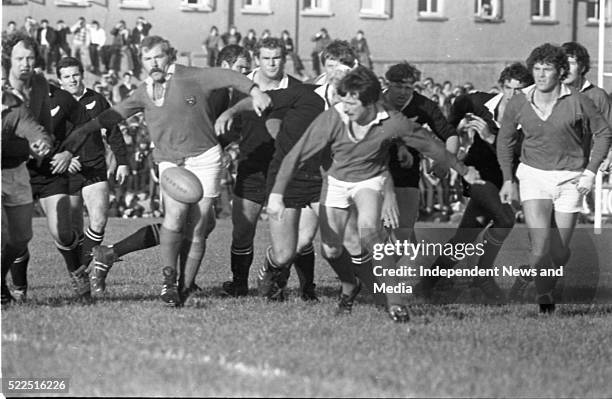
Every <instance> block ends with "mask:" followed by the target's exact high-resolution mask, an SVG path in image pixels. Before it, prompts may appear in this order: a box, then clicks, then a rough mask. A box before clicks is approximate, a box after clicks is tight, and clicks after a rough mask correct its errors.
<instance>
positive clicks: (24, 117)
mask: <svg viewBox="0 0 612 399" xmlns="http://www.w3.org/2000/svg"><path fill="white" fill-rule="evenodd" d="M41 139H42V140H45V141H47V143H48V144H49V145H51V137H50V136H49V135H48V134H47V132H45V130H44V128H43V127H42V126H41V125H40V124H39V123H38V122H37V121H36V119H34V115H32V113H31V111H30V110H29V109H28V108H27V107H25V106H24V105H23V103H22V102H21V100H19V98H18V97H17V96H15V95H13V94H11V93H10V92H7V91H4V90H3V91H2V169H5V168H16V167H17V166H19V165H21V164H22V163H23V162H25V161H27V160H28V158H29V157H30V143H33V142H36V141H38V140H41Z"/></svg>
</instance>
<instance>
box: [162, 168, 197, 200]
mask: <svg viewBox="0 0 612 399" xmlns="http://www.w3.org/2000/svg"><path fill="white" fill-rule="evenodd" d="M159 184H160V185H161V188H162V190H164V192H165V193H166V194H168V195H169V196H170V197H171V198H172V199H174V200H176V201H179V202H183V203H185V204H195V203H196V202H198V201H200V200H201V199H202V196H203V195H204V190H203V189H202V184H201V183H200V180H198V178H197V177H196V175H194V174H193V173H192V172H190V171H188V170H187V169H185V168H181V167H180V166H173V167H171V168H168V169H166V170H164V173H162V175H161V177H160V179H159Z"/></svg>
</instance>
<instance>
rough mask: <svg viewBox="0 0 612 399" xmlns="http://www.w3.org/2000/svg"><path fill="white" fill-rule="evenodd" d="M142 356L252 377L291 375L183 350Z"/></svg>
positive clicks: (221, 357)
mask: <svg viewBox="0 0 612 399" xmlns="http://www.w3.org/2000/svg"><path fill="white" fill-rule="evenodd" d="M140 355H142V356H143V357H145V358H149V359H163V360H176V361H191V362H194V363H198V364H209V365H213V366H218V367H221V368H223V369H225V370H227V371H233V372H236V373H239V374H242V375H247V376H250V377H266V378H273V377H286V376H288V375H289V373H287V372H286V371H285V370H282V369H279V368H276V367H270V366H269V365H267V364H263V365H262V366H252V365H248V364H246V363H243V362H233V361H229V360H227V359H226V357H225V356H223V355H219V356H218V357H217V356H215V357H213V356H210V355H193V354H191V353H185V351H184V350H183V349H166V350H160V351H155V352H150V351H147V350H143V351H140Z"/></svg>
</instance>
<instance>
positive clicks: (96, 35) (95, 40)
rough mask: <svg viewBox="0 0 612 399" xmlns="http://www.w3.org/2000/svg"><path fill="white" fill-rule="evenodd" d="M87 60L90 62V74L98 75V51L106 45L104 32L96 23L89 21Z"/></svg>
mask: <svg viewBox="0 0 612 399" xmlns="http://www.w3.org/2000/svg"><path fill="white" fill-rule="evenodd" d="M88 28H89V38H90V39H89V58H90V61H91V69H90V70H91V72H92V73H95V74H96V75H99V74H100V49H101V48H102V47H103V46H104V44H106V31H105V30H104V28H101V27H100V23H99V22H98V21H95V20H94V21H91V25H89V27H88Z"/></svg>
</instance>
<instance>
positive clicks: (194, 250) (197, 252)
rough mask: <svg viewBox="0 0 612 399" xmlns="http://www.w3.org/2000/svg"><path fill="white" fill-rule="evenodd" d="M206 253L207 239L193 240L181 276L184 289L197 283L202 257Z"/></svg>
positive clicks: (180, 282)
mask: <svg viewBox="0 0 612 399" xmlns="http://www.w3.org/2000/svg"><path fill="white" fill-rule="evenodd" d="M205 253H206V240H203V241H192V242H191V245H190V246H189V252H188V254H187V258H186V260H185V266H184V269H183V270H182V273H181V276H180V277H179V287H180V288H181V289H182V290H187V289H189V288H191V287H192V286H193V284H194V283H195V278H196V276H197V275H198V270H200V265H201V264H202V259H204V254H205Z"/></svg>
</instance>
